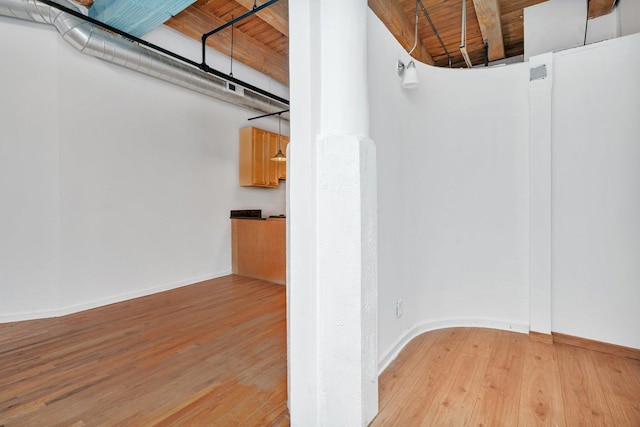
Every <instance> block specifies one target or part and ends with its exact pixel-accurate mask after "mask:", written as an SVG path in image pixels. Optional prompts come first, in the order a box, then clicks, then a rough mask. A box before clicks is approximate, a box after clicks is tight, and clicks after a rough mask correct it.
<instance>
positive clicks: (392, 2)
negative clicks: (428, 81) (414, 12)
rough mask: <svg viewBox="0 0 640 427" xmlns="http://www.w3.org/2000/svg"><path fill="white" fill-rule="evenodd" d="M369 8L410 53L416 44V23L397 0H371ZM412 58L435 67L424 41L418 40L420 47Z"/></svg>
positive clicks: (418, 46) (417, 47)
mask: <svg viewBox="0 0 640 427" xmlns="http://www.w3.org/2000/svg"><path fill="white" fill-rule="evenodd" d="M369 7H370V8H371V10H372V11H373V13H375V14H376V16H377V17H378V18H379V19H380V20H381V21H382V22H383V23H384V25H385V26H386V27H387V28H388V29H389V31H391V34H393V35H394V36H395V37H396V40H398V42H400V44H401V45H402V47H403V48H404V49H405V50H406V51H407V52H408V51H409V50H411V48H412V47H413V44H414V42H415V40H414V37H415V22H411V21H410V20H409V18H408V17H407V15H406V14H405V13H404V10H402V7H401V6H400V4H399V3H398V1H397V0H369ZM412 56H413V57H414V58H415V59H417V60H418V61H420V62H424V63H425V64H430V65H433V64H434V63H435V62H434V61H433V58H432V57H431V55H430V54H429V52H428V51H427V49H426V48H425V47H424V44H423V43H422V40H420V39H419V40H418V45H417V46H416V49H415V50H414V51H413V54H412Z"/></svg>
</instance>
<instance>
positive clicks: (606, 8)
mask: <svg viewBox="0 0 640 427" xmlns="http://www.w3.org/2000/svg"><path fill="white" fill-rule="evenodd" d="M615 4H616V0H589V19H593V18H597V17H599V16H603V15H608V14H609V13H611V12H612V11H613V6H615Z"/></svg>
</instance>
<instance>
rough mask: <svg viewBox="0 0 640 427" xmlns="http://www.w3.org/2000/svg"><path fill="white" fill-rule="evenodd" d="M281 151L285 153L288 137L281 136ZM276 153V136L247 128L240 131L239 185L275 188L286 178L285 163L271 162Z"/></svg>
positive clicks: (257, 129) (261, 130) (253, 128)
mask: <svg viewBox="0 0 640 427" xmlns="http://www.w3.org/2000/svg"><path fill="white" fill-rule="evenodd" d="M281 138H282V139H281V149H282V151H283V152H286V144H288V143H289V137H287V136H284V135H282V137H281ZM277 152H278V134H277V133H273V132H269V131H266V130H264V129H259V128H255V127H247V128H243V129H240V175H239V178H240V185H241V186H243V187H277V186H278V184H279V183H280V180H281V179H286V177H287V163H286V162H274V161H271V157H273V156H275V155H276V153H277Z"/></svg>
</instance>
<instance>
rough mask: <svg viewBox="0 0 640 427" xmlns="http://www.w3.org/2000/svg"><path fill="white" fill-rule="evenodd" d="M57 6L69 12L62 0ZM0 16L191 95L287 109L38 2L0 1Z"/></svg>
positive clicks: (259, 107)
mask: <svg viewBox="0 0 640 427" xmlns="http://www.w3.org/2000/svg"><path fill="white" fill-rule="evenodd" d="M57 3H59V4H61V5H63V6H66V7H68V8H71V9H75V7H74V6H73V5H71V4H70V3H67V2H65V1H57ZM0 15H3V16H8V17H11V18H17V19H22V20H25V21H32V22H38V23H43V24H48V25H52V26H54V27H55V28H56V30H58V32H59V33H60V35H61V36H62V38H63V39H64V40H65V41H66V42H67V43H69V44H70V45H71V46H73V48H75V49H76V50H78V51H79V52H81V53H83V54H86V55H90V56H93V57H96V58H99V59H102V60H104V61H107V62H111V63H113V64H117V65H120V66H122V67H125V68H128V69H130V70H134V71H138V72H140V73H143V74H146V75H149V76H152V77H155V78H157V79H160V80H164V81H166V82H169V83H172V84H175V85H178V86H182V87H184V88H187V89H190V90H193V91H195V92H198V93H201V94H204V95H207V96H211V97H213V98H216V99H219V100H222V101H225V102H229V103H231V104H234V105H237V106H240V107H245V108H249V109H252V110H256V111H261V112H264V113H272V112H274V111H279V110H284V109H288V108H289V107H288V105H287V104H285V103H282V102H279V101H276V100H273V99H270V98H268V97H266V96H264V95H261V94H259V93H255V92H252V91H250V90H245V91H244V96H238V95H236V94H234V93H230V92H228V91H227V90H226V81H225V80H224V79H222V78H219V77H216V76H214V75H211V74H209V73H206V72H204V71H202V70H200V69H198V68H195V67H192V66H190V65H187V64H185V63H183V62H180V61H178V60H175V59H173V58H170V57H168V56H166V55H163V54H161V53H159V52H156V51H154V50H152V49H149V48H147V47H146V46H143V45H140V44H138V43H136V42H133V41H130V40H128V39H126V38H124V37H121V36H120V35H117V34H114V33H111V32H109V31H106V30H104V29H102V28H100V27H98V26H96V25H94V24H92V23H91V22H87V21H84V20H82V19H80V18H78V17H76V16H73V15H71V14H69V13H66V12H63V11H60V10H58V9H56V8H55V7H52V6H49V5H46V4H44V3H41V2H39V1H38V0H0Z"/></svg>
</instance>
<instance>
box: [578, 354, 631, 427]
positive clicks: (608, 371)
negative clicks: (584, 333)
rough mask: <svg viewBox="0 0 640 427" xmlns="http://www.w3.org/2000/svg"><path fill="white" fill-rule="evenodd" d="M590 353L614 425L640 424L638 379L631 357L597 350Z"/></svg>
mask: <svg viewBox="0 0 640 427" xmlns="http://www.w3.org/2000/svg"><path fill="white" fill-rule="evenodd" d="M590 354H591V357H592V359H593V364H594V367H595V370H596V371H597V373H598V379H599V380H600V384H602V389H603V391H604V395H605V398H606V400H607V404H608V406H609V410H610V411H611V417H612V418H613V421H614V423H615V425H618V426H624V425H626V426H640V403H639V402H638V397H639V396H640V381H637V378H636V376H635V374H634V372H633V367H632V364H631V362H630V360H631V359H626V358H621V357H616V356H613V355H611V354H606V353H601V352H598V351H593V352H591V353H590Z"/></svg>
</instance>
